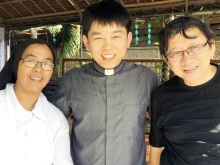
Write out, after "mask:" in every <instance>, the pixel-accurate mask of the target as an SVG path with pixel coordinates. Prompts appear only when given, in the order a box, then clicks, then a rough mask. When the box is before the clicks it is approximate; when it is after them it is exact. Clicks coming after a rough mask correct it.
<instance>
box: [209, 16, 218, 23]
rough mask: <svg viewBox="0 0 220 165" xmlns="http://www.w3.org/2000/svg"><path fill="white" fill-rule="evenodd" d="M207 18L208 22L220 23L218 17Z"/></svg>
mask: <svg viewBox="0 0 220 165" xmlns="http://www.w3.org/2000/svg"><path fill="white" fill-rule="evenodd" d="M207 20H208V22H209V23H210V24H215V23H220V17H215V18H208V19H207Z"/></svg>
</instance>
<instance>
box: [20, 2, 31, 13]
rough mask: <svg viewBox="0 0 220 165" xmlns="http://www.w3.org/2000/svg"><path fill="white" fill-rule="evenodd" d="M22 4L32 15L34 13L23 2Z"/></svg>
mask: <svg viewBox="0 0 220 165" xmlns="http://www.w3.org/2000/svg"><path fill="white" fill-rule="evenodd" d="M20 4H21V5H22V6H23V7H24V8H25V9H26V10H28V11H29V12H30V13H31V14H32V15H34V13H33V12H32V11H30V10H29V9H28V8H27V7H26V6H25V5H24V4H23V3H22V2H20Z"/></svg>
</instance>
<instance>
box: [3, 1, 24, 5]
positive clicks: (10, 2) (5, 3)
mask: <svg viewBox="0 0 220 165" xmlns="http://www.w3.org/2000/svg"><path fill="white" fill-rule="evenodd" d="M24 1H27V0H14V1H7V2H0V6H3V5H8V4H12V3H19V2H24Z"/></svg>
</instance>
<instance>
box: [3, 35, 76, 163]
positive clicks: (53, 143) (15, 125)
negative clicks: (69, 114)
mask: <svg viewBox="0 0 220 165" xmlns="http://www.w3.org/2000/svg"><path fill="white" fill-rule="evenodd" d="M54 61H55V55H54V53H53V51H52V49H51V47H50V46H49V45H48V44H47V43H45V42H44V41H41V40H39V39H30V40H26V41H24V42H21V43H19V44H17V45H16V46H15V48H14V50H13V52H12V55H11V57H10V59H9V60H8V61H7V63H6V64H5V66H4V68H3V69H2V71H1V72H0V132H1V136H0V146H1V147H0V155H1V157H0V164H4V165H12V164H19V165H51V164H53V165H73V162H72V159H71V156H70V142H69V125H68V122H67V120H66V118H65V117H64V116H63V114H62V112H60V110H59V109H57V108H56V107H55V106H53V105H52V104H51V103H49V102H48V101H47V99H46V97H45V96H44V95H43V93H42V89H43V88H44V87H45V86H46V84H47V83H48V82H49V80H50V78H51V76H52V73H53V68H54Z"/></svg>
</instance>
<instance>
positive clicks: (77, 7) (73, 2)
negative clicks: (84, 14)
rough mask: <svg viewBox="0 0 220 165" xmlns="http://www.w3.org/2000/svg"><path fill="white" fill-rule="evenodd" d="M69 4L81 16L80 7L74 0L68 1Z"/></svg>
mask: <svg viewBox="0 0 220 165" xmlns="http://www.w3.org/2000/svg"><path fill="white" fill-rule="evenodd" d="M68 1H69V3H70V4H71V5H72V6H73V7H74V8H75V9H76V10H77V11H78V13H80V14H81V12H80V8H79V6H78V5H77V4H76V2H75V1H74V0H68Z"/></svg>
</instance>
